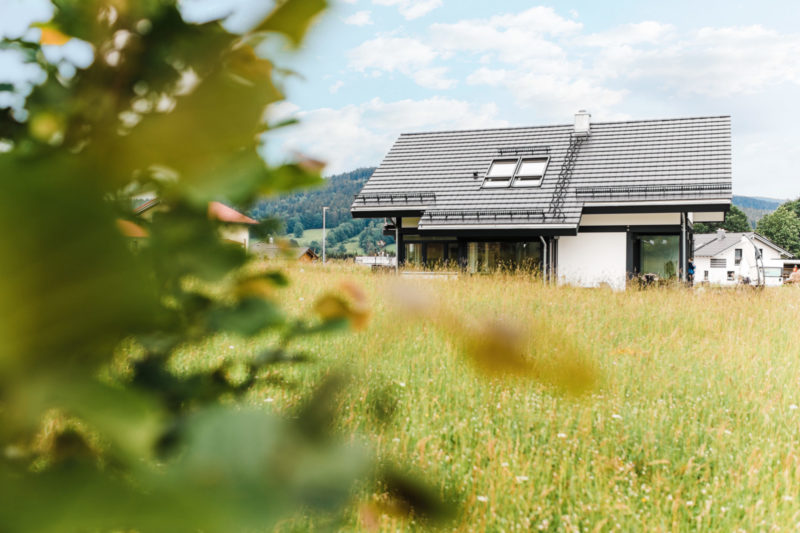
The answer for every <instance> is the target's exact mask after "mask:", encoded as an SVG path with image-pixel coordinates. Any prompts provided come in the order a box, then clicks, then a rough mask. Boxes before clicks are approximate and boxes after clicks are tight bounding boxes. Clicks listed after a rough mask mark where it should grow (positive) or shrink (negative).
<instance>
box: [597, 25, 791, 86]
mask: <svg viewBox="0 0 800 533" xmlns="http://www.w3.org/2000/svg"><path fill="white" fill-rule="evenodd" d="M584 44H586V45H587V46H589V47H595V48H596V50H595V52H596V53H597V57H598V59H597V61H596V65H595V67H596V69H597V70H598V71H599V70H602V71H605V72H608V73H618V75H619V76H621V77H624V78H627V79H628V80H632V81H633V80H636V81H644V82H649V83H652V84H655V85H657V86H658V87H660V88H662V89H666V90H669V91H671V92H674V93H678V94H681V93H682V94H687V93H690V94H691V93H693V94H698V95H703V96H709V97H725V96H731V95H737V94H739V95H741V94H752V93H755V92H759V91H763V90H765V89H767V88H769V87H777V86H780V85H782V84H786V83H788V84H794V85H799V84H800V61H798V59H797V58H798V57H800V34H785V33H779V32H777V31H774V30H768V29H765V28H763V27H761V26H747V27H730V28H703V29H700V30H697V31H692V32H688V33H683V34H681V33H679V32H677V31H675V29H674V28H672V27H670V26H665V25H660V24H658V23H642V24H639V25H630V26H627V27H623V28H618V29H615V30H611V31H609V32H606V33H603V34H595V35H591V36H589V37H587V39H586V40H585V41H584ZM609 77H611V76H609Z"/></svg>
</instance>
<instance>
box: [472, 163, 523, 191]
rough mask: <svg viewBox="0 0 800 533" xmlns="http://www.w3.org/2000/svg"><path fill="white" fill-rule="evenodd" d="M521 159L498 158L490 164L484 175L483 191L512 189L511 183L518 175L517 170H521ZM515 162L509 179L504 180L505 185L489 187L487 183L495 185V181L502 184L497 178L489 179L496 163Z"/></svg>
mask: <svg viewBox="0 0 800 533" xmlns="http://www.w3.org/2000/svg"><path fill="white" fill-rule="evenodd" d="M519 160H520V158H519V157H516V158H514V157H496V158H494V159H492V160H491V161H490V162H489V166H488V167H486V171H485V172H484V173H483V183H481V189H503V188H508V187H511V182H512V181H514V176H516V175H517V169H518V168H519ZM512 161H513V162H514V170H512V171H511V175H510V176H509V177H508V178H507V180H506V178H503V180H504V181H505V183H502V184H500V185H487V183H494V182H495V181H497V182H500V181H501V180H499V179H497V178H491V177H489V172H490V171H491V170H492V167H493V166H494V164H495V163H498V162H500V163H502V162H508V163H510V162H512Z"/></svg>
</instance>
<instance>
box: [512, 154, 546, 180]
mask: <svg viewBox="0 0 800 533" xmlns="http://www.w3.org/2000/svg"><path fill="white" fill-rule="evenodd" d="M547 162H548V158H546V157H526V158H523V159H522V162H521V163H520V164H519V170H517V174H516V179H515V180H514V186H515V187H529V186H537V185H540V184H541V182H542V178H543V177H544V172H545V170H546V169H547Z"/></svg>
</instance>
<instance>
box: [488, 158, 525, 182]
mask: <svg viewBox="0 0 800 533" xmlns="http://www.w3.org/2000/svg"><path fill="white" fill-rule="evenodd" d="M516 168H517V159H500V160H495V161H492V165H491V166H490V167H489V172H487V173H486V179H485V180H484V182H483V186H484V187H508V185H509V184H510V183H511V178H513V177H514V170H516Z"/></svg>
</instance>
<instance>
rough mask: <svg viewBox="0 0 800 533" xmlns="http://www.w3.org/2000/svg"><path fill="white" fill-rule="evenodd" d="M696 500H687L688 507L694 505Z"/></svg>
mask: <svg viewBox="0 0 800 533" xmlns="http://www.w3.org/2000/svg"><path fill="white" fill-rule="evenodd" d="M693 505H694V502H693V501H692V500H686V507H692V506H693Z"/></svg>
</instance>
